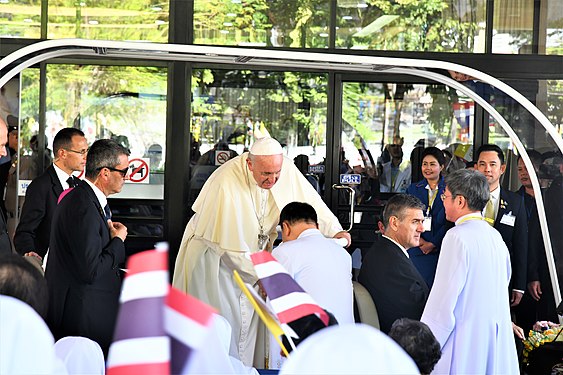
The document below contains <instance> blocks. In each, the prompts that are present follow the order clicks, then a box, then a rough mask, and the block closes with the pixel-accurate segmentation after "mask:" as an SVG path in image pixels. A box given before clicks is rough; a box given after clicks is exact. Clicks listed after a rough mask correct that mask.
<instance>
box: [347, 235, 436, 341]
mask: <svg viewBox="0 0 563 375" xmlns="http://www.w3.org/2000/svg"><path fill="white" fill-rule="evenodd" d="M358 281H359V282H360V284H362V285H363V286H365V287H366V289H367V290H368V291H369V294H371V297H372V298H373V302H374V303H375V307H376V308H377V313H378V315H379V323H380V325H381V331H382V332H384V333H388V332H389V330H390V329H391V325H392V324H393V322H394V321H395V320H396V319H399V318H410V319H415V320H420V317H421V316H422V311H423V310H424V305H425V304H426V300H427V298H428V286H427V285H426V282H425V281H424V279H423V278H422V276H420V274H419V273H418V271H417V270H416V268H415V267H414V266H413V264H412V262H411V261H410V259H409V258H407V257H406V256H405V254H403V252H402V251H401V249H400V248H399V247H398V246H397V245H396V244H394V243H393V242H392V241H390V240H389V239H387V238H385V237H382V238H381V240H379V241H376V242H375V243H374V245H373V246H372V248H371V249H370V250H369V251H368V253H367V254H366V256H365V257H364V259H363V260H362V268H361V269H360V275H359V277H358Z"/></svg>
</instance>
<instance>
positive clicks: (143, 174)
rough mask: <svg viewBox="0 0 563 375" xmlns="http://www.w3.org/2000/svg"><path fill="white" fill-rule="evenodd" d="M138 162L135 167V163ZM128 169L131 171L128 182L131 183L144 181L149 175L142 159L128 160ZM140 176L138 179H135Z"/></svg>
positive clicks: (145, 163)
mask: <svg viewBox="0 0 563 375" xmlns="http://www.w3.org/2000/svg"><path fill="white" fill-rule="evenodd" d="M137 161H138V162H140V164H139V165H138V166H137V167H135V164H134V163H135V162H137ZM129 168H130V169H131V174H130V175H129V180H130V181H131V182H141V181H144V180H145V179H146V178H147V177H148V175H149V166H148V164H147V162H146V161H144V160H143V159H131V160H129ZM137 175H140V177H137Z"/></svg>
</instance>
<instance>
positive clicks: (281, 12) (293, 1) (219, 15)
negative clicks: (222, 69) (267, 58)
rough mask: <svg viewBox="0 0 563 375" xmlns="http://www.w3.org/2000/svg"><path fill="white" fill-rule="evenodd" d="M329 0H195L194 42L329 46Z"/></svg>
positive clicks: (303, 46)
mask: <svg viewBox="0 0 563 375" xmlns="http://www.w3.org/2000/svg"><path fill="white" fill-rule="evenodd" d="M329 17H330V13H329V1H327V0H279V1H268V0H244V1H243V0H195V2H194V26H193V27H194V28H193V30H194V43H195V44H213V45H228V46H253V47H292V48H327V47H328V46H329V41H328V37H329V19H330V18H329Z"/></svg>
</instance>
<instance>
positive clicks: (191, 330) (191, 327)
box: [107, 250, 214, 375]
mask: <svg viewBox="0 0 563 375" xmlns="http://www.w3.org/2000/svg"><path fill="white" fill-rule="evenodd" d="M127 266H128V271H127V273H126V277H125V280H124V282H123V288H122V290H121V298H120V301H121V307H120V310H119V315H118V317H117V323H116V328H115V332H114V342H113V343H112V345H111V346H110V349H109V354H108V361H107V374H108V375H129V374H131V375H133V374H135V375H136V374H170V373H171V371H173V372H172V373H174V374H177V373H184V369H185V365H186V364H187V361H188V360H189V355H190V353H192V352H193V351H194V350H196V349H197V348H198V347H199V346H200V344H201V342H202V340H203V338H204V337H205V334H206V333H207V332H208V329H207V328H209V325H210V324H211V318H212V314H213V312H214V310H213V308H211V307H209V306H207V305H205V304H204V303H203V302H200V301H199V300H197V299H195V298H193V297H191V296H188V295H186V294H184V293H182V292H180V291H178V290H176V289H173V288H172V287H170V285H169V283H168V252H167V251H166V250H164V251H161V250H152V251H145V252H142V253H138V254H135V255H133V256H131V257H130V258H129V261H128V262H127Z"/></svg>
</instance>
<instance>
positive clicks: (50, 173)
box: [14, 165, 63, 257]
mask: <svg viewBox="0 0 563 375" xmlns="http://www.w3.org/2000/svg"><path fill="white" fill-rule="evenodd" d="M62 192H63V187H62V186H61V182H60V181H59V179H58V177H57V173H56V172H55V168H54V167H53V166H52V165H51V166H50V167H49V168H47V169H46V170H45V172H43V174H42V175H40V176H38V177H37V178H35V179H34V180H33V181H32V182H31V184H29V186H28V188H27V192H26V193H25V201H24V203H23V208H22V213H21V218H20V222H19V224H18V228H17V229H16V234H15V236H14V246H15V247H16V251H17V252H18V253H19V254H21V255H23V254H25V253H27V252H28V251H35V252H36V253H37V254H39V255H40V256H42V257H44V256H45V253H46V252H47V249H48V248H49V237H50V235H51V222H52V221H53V213H54V212H55V208H56V207H57V200H58V198H59V195H61V193H62Z"/></svg>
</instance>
